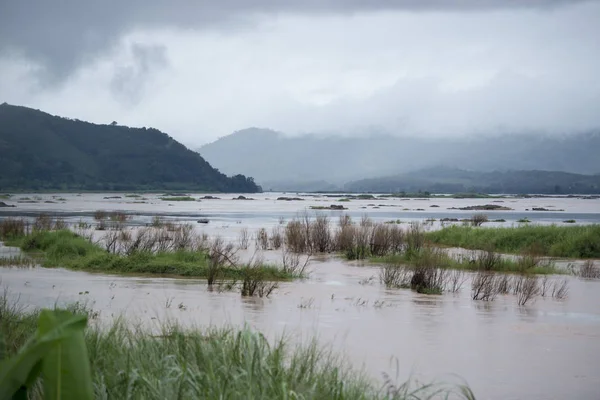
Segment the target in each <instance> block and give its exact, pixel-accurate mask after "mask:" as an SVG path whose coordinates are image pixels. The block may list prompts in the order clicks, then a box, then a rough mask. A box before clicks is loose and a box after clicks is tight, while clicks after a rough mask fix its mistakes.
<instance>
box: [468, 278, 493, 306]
mask: <svg viewBox="0 0 600 400" xmlns="http://www.w3.org/2000/svg"><path fill="white" fill-rule="evenodd" d="M497 294H498V284H497V281H496V275H495V274H494V273H493V272H488V271H479V272H477V274H475V277H474V278H473V281H472V283H471V298H472V299H473V300H484V301H493V300H494V299H495V298H496V295H497Z"/></svg>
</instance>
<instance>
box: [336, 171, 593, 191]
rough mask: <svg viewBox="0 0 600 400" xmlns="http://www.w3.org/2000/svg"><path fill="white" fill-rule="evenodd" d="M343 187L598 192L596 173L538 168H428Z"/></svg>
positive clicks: (347, 188) (349, 189)
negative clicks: (471, 169)
mask: <svg viewBox="0 0 600 400" xmlns="http://www.w3.org/2000/svg"><path fill="white" fill-rule="evenodd" d="M344 190H346V191H351V192H377V193H400V192H407V193H416V192H431V193H511V194H533V193H535V194H547V195H557V194H598V193H600V175H582V174H574V173H570V172H560V171H539V170H533V171H493V172H476V171H465V170H461V169H453V168H429V169H424V170H420V171H415V172H410V173H405V174H400V175H395V176H388V177H381V178H370V179H362V180H359V181H355V182H349V183H347V184H346V185H344Z"/></svg>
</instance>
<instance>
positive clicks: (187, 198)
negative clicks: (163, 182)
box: [160, 196, 196, 201]
mask: <svg viewBox="0 0 600 400" xmlns="http://www.w3.org/2000/svg"><path fill="white" fill-rule="evenodd" d="M160 199H161V200H163V201H196V199H195V198H193V197H191V196H165V197H161V198H160Z"/></svg>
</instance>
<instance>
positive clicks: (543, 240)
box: [425, 225, 600, 258]
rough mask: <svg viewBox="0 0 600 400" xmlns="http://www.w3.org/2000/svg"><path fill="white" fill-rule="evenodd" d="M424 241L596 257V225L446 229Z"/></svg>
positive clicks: (599, 238) (599, 230) (599, 234)
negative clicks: (533, 249) (536, 249)
mask: <svg viewBox="0 0 600 400" xmlns="http://www.w3.org/2000/svg"><path fill="white" fill-rule="evenodd" d="M425 236H426V238H427V239H428V240H429V241H431V242H433V243H438V244H443V245H447V246H456V247H464V248H467V249H487V248H489V246H491V247H492V248H493V249H495V250H496V251H500V252H507V253H521V252H523V251H526V250H527V249H530V248H532V247H538V248H539V250H540V252H541V254H542V255H548V256H554V257H573V258H597V257H600V225H586V226H556V225H550V226H538V225H524V226H519V227H513V228H474V227H469V226H450V227H446V228H443V229H441V230H439V231H434V232H429V233H427V234H426V235H425Z"/></svg>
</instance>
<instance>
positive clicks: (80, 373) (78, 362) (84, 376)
mask: <svg viewBox="0 0 600 400" xmlns="http://www.w3.org/2000/svg"><path fill="white" fill-rule="evenodd" d="M72 317H73V315H72V314H71V313H69V312H68V311H60V310H56V311H54V312H50V311H48V312H42V314H41V315H40V320H39V326H38V332H40V333H42V334H44V333H47V332H51V331H52V330H53V329H55V328H56V327H57V326H61V324H62V323H63V322H64V321H68V320H69V319H71V318H72ZM43 376H44V393H45V399H47V400H64V399H78V400H92V399H93V397H94V391H93V386H92V373H91V370H90V363H89V359H88V355H87V348H86V345H85V337H84V333H83V328H78V329H71V334H70V336H69V337H68V338H66V339H63V340H61V341H59V342H58V343H57V344H56V345H55V346H53V347H52V348H51V349H50V350H49V351H48V353H47V354H46V355H45V356H44V358H43Z"/></svg>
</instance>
